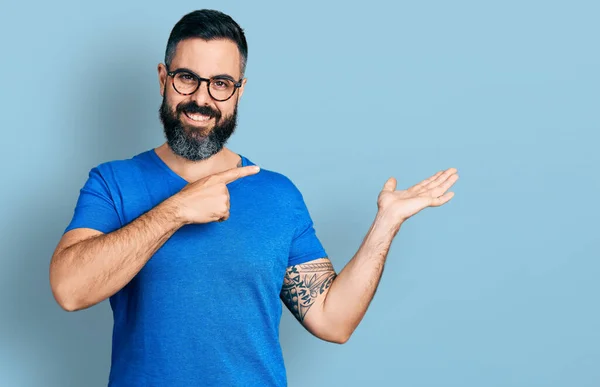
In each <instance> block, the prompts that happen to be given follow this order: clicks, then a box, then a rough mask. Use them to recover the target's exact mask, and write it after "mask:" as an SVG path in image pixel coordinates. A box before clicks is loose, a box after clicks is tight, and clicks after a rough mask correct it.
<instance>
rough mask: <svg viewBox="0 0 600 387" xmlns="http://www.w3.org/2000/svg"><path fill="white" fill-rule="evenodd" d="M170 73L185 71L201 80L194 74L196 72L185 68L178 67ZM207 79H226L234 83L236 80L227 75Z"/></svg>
mask: <svg viewBox="0 0 600 387" xmlns="http://www.w3.org/2000/svg"><path fill="white" fill-rule="evenodd" d="M172 71H187V72H188V73H190V74H194V75H195V76H197V77H198V78H202V77H201V76H200V75H198V74H196V72H194V71H192V70H190V69H188V68H187V67H179V68H177V69H175V70H172ZM209 78H212V79H228V80H230V81H232V82H236V80H235V79H234V78H233V77H232V76H231V75H229V74H218V75H213V76H212V77H209Z"/></svg>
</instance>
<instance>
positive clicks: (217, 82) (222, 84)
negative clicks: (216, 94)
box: [210, 79, 231, 90]
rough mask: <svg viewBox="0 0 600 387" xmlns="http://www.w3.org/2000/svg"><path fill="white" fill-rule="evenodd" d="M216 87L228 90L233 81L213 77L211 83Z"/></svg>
mask: <svg viewBox="0 0 600 387" xmlns="http://www.w3.org/2000/svg"><path fill="white" fill-rule="evenodd" d="M210 84H211V85H212V87H213V88H214V89H218V90H226V89H228V88H230V87H231V81H230V80H228V79H213V81H212V82H211V83H210Z"/></svg>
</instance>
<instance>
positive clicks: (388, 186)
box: [383, 177, 397, 192]
mask: <svg viewBox="0 0 600 387" xmlns="http://www.w3.org/2000/svg"><path fill="white" fill-rule="evenodd" d="M396 184H397V182H396V179H394V178H393V177H390V178H389V179H388V180H387V181H386V182H385V184H384V185H383V190H384V191H389V192H393V191H395V190H396Z"/></svg>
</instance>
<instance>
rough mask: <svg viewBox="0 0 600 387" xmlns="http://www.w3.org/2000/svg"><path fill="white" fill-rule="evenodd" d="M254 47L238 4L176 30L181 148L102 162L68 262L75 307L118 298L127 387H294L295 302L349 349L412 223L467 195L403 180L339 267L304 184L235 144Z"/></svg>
mask: <svg viewBox="0 0 600 387" xmlns="http://www.w3.org/2000/svg"><path fill="white" fill-rule="evenodd" d="M247 53H248V48H247V43H246V39H245V37H244V33H243V30H242V29H241V28H240V26H239V25H238V24H237V23H236V22H235V21H233V20H232V19H231V18H230V17H229V16H227V15H225V14H223V13H220V12H217V11H211V10H201V11H195V12H192V13H190V14H188V15H186V16H184V17H183V18H182V19H181V20H180V21H179V22H178V23H177V24H176V25H175V27H174V28H173V31H172V32H171V35H170V37H169V40H168V43H167V49H166V54H165V63H164V64H159V66H158V78H159V83H160V92H161V95H162V97H163V102H162V106H161V107H160V118H161V121H162V123H163V126H164V130H165V135H166V139H167V142H166V143H165V144H163V145H161V146H159V147H158V148H156V149H152V150H148V151H145V152H143V153H141V154H138V155H136V156H135V157H132V158H131V159H128V160H118V161H112V162H107V163H104V164H101V165H99V166H97V167H95V168H93V169H92V170H91V172H90V175H89V179H88V180H87V182H86V183H85V185H84V187H83V188H82V189H81V191H80V196H79V199H78V201H77V205H76V207H75V211H74V215H73V219H72V220H71V222H70V224H69V226H68V227H67V229H66V230H65V233H64V235H63V237H62V239H61V240H60V242H59V244H58V246H57V248H56V251H55V253H54V255H53V257H52V262H51V264H50V282H51V285H52V291H53V294H54V296H55V298H56V300H57V302H58V303H59V304H60V305H61V306H62V307H63V308H64V309H65V310H68V311H75V310H80V309H84V308H88V307H90V306H92V305H95V304H97V303H99V302H101V301H103V300H105V299H107V298H109V299H110V304H111V307H112V310H113V314H114V332H113V351H112V362H111V371H110V377H109V385H111V386H284V385H286V374H285V368H284V363H283V359H282V353H281V348H280V344H279V338H278V337H279V332H278V329H279V322H280V316H281V302H280V299H281V300H282V301H283V303H284V304H285V305H286V307H287V308H288V309H289V310H290V311H291V312H292V313H293V314H294V316H295V317H296V318H297V319H298V321H299V322H300V323H301V324H303V326H304V327H305V328H306V329H307V330H308V331H310V332H311V333H312V334H313V335H315V336H317V337H319V338H321V339H323V340H327V341H330V342H334V343H344V342H346V341H347V340H348V338H349V337H350V335H351V334H352V332H353V331H354V330H355V328H356V327H357V325H358V324H359V322H360V321H361V319H362V317H363V316H364V314H365V312H366V310H367V307H368V305H369V303H370V301H371V299H372V298H373V295H374V293H375V290H376V288H377V285H378V283H379V279H380V276H381V273H382V271H383V266H384V263H385V259H386V256H387V252H388V249H389V247H390V244H391V243H392V239H393V238H394V236H395V235H396V234H397V232H398V231H399V229H400V227H401V225H402V224H403V222H404V221H406V220H407V219H408V218H409V217H411V216H412V215H414V214H416V213H417V212H419V211H421V210H422V209H424V208H426V207H429V206H440V205H443V204H444V203H446V202H448V201H449V200H450V199H451V197H452V196H453V193H451V192H448V189H449V188H450V187H451V186H452V185H453V184H454V183H455V182H456V180H457V179H458V175H457V172H456V170H455V169H453V168H451V169H448V170H446V171H440V172H438V173H437V174H435V175H434V176H432V177H430V178H428V179H426V180H424V181H422V182H421V183H419V184H417V185H415V186H413V187H411V188H409V189H408V190H403V191H397V190H396V181H395V179H393V178H390V179H389V180H388V181H387V182H386V183H385V184H384V186H383V190H382V191H381V193H380V195H379V197H378V202H377V204H378V213H377V216H376V218H375V220H374V222H373V224H372V226H371V228H370V230H369V232H368V234H367V235H366V237H365V239H364V241H363V243H362V245H361V247H360V249H359V250H358V251H357V253H356V255H355V256H354V257H353V258H352V259H351V260H350V261H349V263H348V264H347V265H346V266H345V267H344V269H343V270H342V271H341V272H340V273H339V274H336V272H335V271H334V268H333V266H332V264H331V262H330V261H329V259H328V258H327V255H326V253H325V250H324V249H323V247H322V245H321V243H320V242H319V239H318V238H317V236H316V234H315V230H314V228H313V223H312V220H311V217H310V215H309V212H308V210H307V208H306V206H305V203H304V201H303V198H302V195H301V193H300V192H299V191H298V190H297V188H296V187H295V186H294V184H293V183H292V182H291V181H290V180H289V179H288V178H287V177H285V176H283V175H281V174H278V173H276V172H273V171H268V170H264V169H263V170H259V168H258V167H257V166H256V165H254V163H253V162H252V161H250V160H249V159H248V158H246V157H244V156H242V155H239V154H237V153H235V152H233V151H231V150H229V149H227V148H226V147H225V146H224V145H225V143H226V141H227V139H228V138H229V137H230V136H231V135H232V133H233V132H234V129H235V127H236V112H237V105H238V102H239V100H240V98H241V97H242V95H243V93H244V86H245V84H246V79H245V78H244V70H245V65H246V60H247Z"/></svg>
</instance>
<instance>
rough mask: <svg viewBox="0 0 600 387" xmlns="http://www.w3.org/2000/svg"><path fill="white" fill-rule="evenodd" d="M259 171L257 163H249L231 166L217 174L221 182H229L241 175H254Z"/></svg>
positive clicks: (239, 177)
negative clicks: (249, 164)
mask: <svg viewBox="0 0 600 387" xmlns="http://www.w3.org/2000/svg"><path fill="white" fill-rule="evenodd" d="M259 171H260V167H259V166H257V165H251V166H247V167H240V168H232V169H229V170H227V171H224V172H221V173H220V174H218V175H217V176H218V177H219V180H220V181H221V182H222V183H225V184H229V183H231V182H233V181H236V180H237V179H241V178H242V177H246V176H250V175H255V174H257V173H258V172H259Z"/></svg>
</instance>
